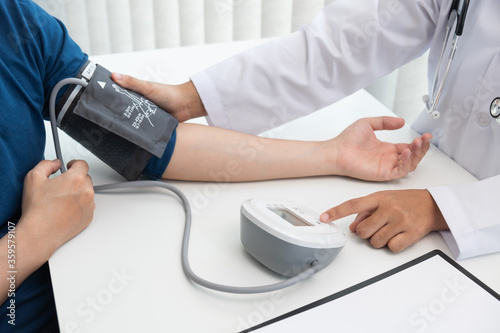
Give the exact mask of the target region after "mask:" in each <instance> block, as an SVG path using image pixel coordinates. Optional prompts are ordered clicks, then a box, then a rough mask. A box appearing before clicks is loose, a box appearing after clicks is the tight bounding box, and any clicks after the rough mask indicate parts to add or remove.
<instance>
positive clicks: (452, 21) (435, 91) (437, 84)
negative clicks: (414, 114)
mask: <svg viewBox="0 0 500 333" xmlns="http://www.w3.org/2000/svg"><path fill="white" fill-rule="evenodd" d="M460 2H461V1H460V0H453V3H452V4H451V9H450V13H449V14H448V23H447V25H446V33H445V37H444V42H443V48H442V49H441V55H440V56H439V62H438V66H437V68H436V72H435V74H434V80H433V82H432V89H431V92H432V94H431V97H429V95H425V96H424V97H423V100H424V102H425V105H426V107H427V113H429V114H430V115H432V117H433V118H434V119H438V118H439V117H440V116H441V113H440V112H439V111H438V110H436V106H437V104H438V102H439V99H440V97H441V93H442V92H443V86H444V83H445V82H446V78H447V77H448V72H449V70H450V66H451V63H452V61H453V57H454V56H455V52H456V50H457V45H458V41H459V40H460V37H461V36H462V32H463V31H464V25H465V18H466V16H467V10H468V9H469V0H463V2H462V8H461V9H460V10H459V6H460ZM453 26H455V33H454V34H453V38H452V39H451V40H452V42H451V50H450V53H449V56H448V63H447V64H446V68H445V70H444V73H443V75H442V76H440V75H439V74H440V73H441V67H442V66H443V58H444V54H445V50H446V49H447V46H448V42H449V41H450V37H451V35H452V30H453ZM440 77H441V80H439V79H440ZM498 104H500V99H499V100H498ZM492 105H493V103H492ZM492 108H493V106H492ZM490 113H491V114H492V116H493V112H490ZM495 113H496V114H497V116H496V117H495V116H493V117H495V118H497V117H499V116H500V105H499V108H496V109H495Z"/></svg>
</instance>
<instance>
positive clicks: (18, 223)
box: [0, 0, 430, 332]
mask: <svg viewBox="0 0 500 333" xmlns="http://www.w3.org/2000/svg"><path fill="white" fill-rule="evenodd" d="M0 54H1V56H0V100H1V101H2V110H1V111H0V112H1V114H2V117H1V120H0V157H1V159H2V160H1V161H2V162H1V163H0V173H1V175H2V177H1V178H0V189H1V190H0V202H1V209H0V237H1V239H0V256H1V260H0V271H1V272H2V273H1V274H0V295H1V296H0V303H3V305H2V306H1V309H0V318H1V319H0V331H1V332H8V331H20V332H57V331H58V323H57V314H56V310H55V304H54V298H53V294H52V286H51V281H50V272H49V269H48V265H47V260H48V259H49V258H50V257H51V256H52V254H53V253H54V252H55V251H56V250H57V249H58V248H59V247H60V246H62V245H63V244H64V243H65V242H67V241H68V240H70V239H71V238H73V237H74V236H76V235H77V234H78V233H80V232H81V231H82V230H84V229H85V228H86V227H87V226H88V225H89V223H90V222H91V220H92V218H93V212H94V207H95V203H94V192H93V184H92V180H91V179H90V177H89V175H88V168H89V166H88V165H87V163H85V162H84V161H71V162H69V163H68V171H67V172H66V173H64V174H62V175H59V176H55V177H54V176H52V175H53V174H54V173H55V172H56V171H57V170H58V169H59V167H60V162H59V161H57V160H56V161H45V160H44V150H45V127H44V119H47V117H48V110H47V101H48V98H49V95H50V92H51V90H52V88H53V87H54V85H55V84H56V83H57V82H59V81H60V80H62V79H64V78H68V77H75V76H76V75H77V73H78V71H79V70H80V68H81V67H82V66H83V65H84V64H85V63H86V61H87V56H86V55H85V54H84V53H83V52H82V51H81V50H80V48H79V47H78V46H77V45H76V44H75V43H74V42H73V41H72V40H71V38H70V37H69V36H68V34H67V31H66V29H65V27H64V26H63V25H62V23H61V22H59V21H57V20H56V19H54V18H53V17H51V16H50V15H48V14H47V13H46V12H44V11H43V10H42V9H40V8H39V7H38V6H37V5H36V4H35V3H34V2H33V1H31V0H16V1H12V0H0ZM63 93H64V92H63V91H62V92H61V96H62V94H63ZM402 125H403V120H402V119H397V118H386V117H383V118H370V119H362V120H359V121H357V122H356V123H354V124H353V125H351V126H350V127H348V128H347V129H346V130H344V132H343V133H342V134H340V135H339V136H338V137H336V138H334V139H331V140H329V141H325V142H295V141H285V140H273V139H264V138H258V137H255V136H251V135H247V134H242V133H236V132H232V131H228V130H222V129H217V128H212V127H207V126H201V125H194V124H183V123H181V124H179V125H178V126H177V129H176V133H172V134H173V135H172V139H171V140H170V141H171V142H170V144H169V146H168V148H167V150H166V151H165V153H164V156H163V157H162V158H157V157H154V158H152V159H151V161H150V162H149V164H148V166H147V168H146V169H147V170H145V173H147V174H148V175H149V176H151V177H158V178H159V177H163V178H169V179H183V180H207V181H250V180H259V179H273V178H284V177H303V176H315V175H328V174H331V175H333V174H336V175H345V176H349V177H356V178H360V179H365V180H372V181H383V180H389V179H396V178H399V177H403V176H405V175H407V174H408V172H410V171H412V170H414V169H415V167H416V166H417V164H418V163H419V162H420V160H421V159H422V157H423V156H424V155H425V153H426V151H427V150H428V148H429V140H430V136H429V135H425V136H422V137H420V138H416V139H415V140H414V141H413V142H412V143H411V144H391V143H385V142H380V141H379V140H377V139H376V137H375V135H374V132H373V131H374V130H392V129H397V128H400V127H401V126H402ZM224 171H227V172H224ZM7 272H15V273H9V274H7Z"/></svg>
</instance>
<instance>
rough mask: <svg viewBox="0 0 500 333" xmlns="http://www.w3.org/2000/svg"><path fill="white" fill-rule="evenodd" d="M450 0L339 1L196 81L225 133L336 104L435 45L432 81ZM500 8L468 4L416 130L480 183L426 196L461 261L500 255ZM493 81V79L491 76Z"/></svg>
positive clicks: (492, 2) (491, 1) (258, 128)
mask: <svg viewBox="0 0 500 333" xmlns="http://www.w3.org/2000/svg"><path fill="white" fill-rule="evenodd" d="M451 2H452V0H411V1H409V0H337V1H335V2H333V3H332V4H331V5H330V6H328V7H326V8H325V9H324V10H323V11H322V12H321V13H320V14H319V15H318V16H317V17H316V18H315V20H314V21H313V22H312V23H311V24H309V25H307V26H305V27H303V28H302V29H301V30H300V31H298V32H296V33H293V34H291V35H288V36H285V37H282V38H278V39H275V40H273V41H271V42H270V43H267V44H265V45H263V46H260V47H257V48H255V49H252V50H250V51H247V52H244V53H242V54H240V55H238V56H235V57H232V58H230V59H228V60H226V61H224V62H222V63H220V64H218V65H215V66H213V67H211V68H209V69H207V70H205V71H203V72H200V73H197V74H196V75H194V76H192V78H191V79H192V81H193V83H194V84H195V86H196V88H197V90H198V92H199V93H200V96H201V98H202V100H203V103H204V105H205V107H206V109H207V111H208V114H209V122H210V123H212V124H214V125H216V126H220V127H225V128H230V129H234V130H238V131H244V132H248V133H260V132H262V131H264V130H267V129H269V128H272V127H275V126H277V125H279V124H281V123H284V122H286V121H290V120H292V119H295V118H297V117H300V116H303V115H305V114H308V113H310V112H313V111H315V110H318V109H320V108H322V107H324V106H326V105H329V104H331V103H333V102H335V101H337V100H339V99H341V98H343V97H345V96H347V95H349V94H351V93H353V92H355V91H357V90H358V89H360V88H362V87H365V86H366V85H368V84H370V83H372V82H374V81H375V80H377V79H378V78H381V77H383V76H384V75H386V74H388V73H390V72H391V71H393V70H395V69H397V68H398V67H400V66H401V65H403V64H405V63H407V62H409V61H411V60H412V59H414V58H417V57H418V56H420V55H421V54H422V53H424V52H425V51H426V50H427V49H429V47H430V50H431V51H430V55H429V73H430V74H429V76H430V77H431V78H432V77H433V74H434V70H435V68H436V66H437V60H438V58H439V53H440V50H441V47H442V43H443V38H444V26H445V24H446V21H447V16H448V13H449V9H450V7H451ZM498 13H500V1H498V0H482V1H471V4H470V7H469V13H468V16H467V21H466V25H465V29H464V33H463V36H462V39H461V41H460V44H459V49H458V51H457V53H456V55H455V59H454V61H453V65H452V67H451V70H450V73H449V77H448V80H447V82H446V86H445V89H444V91H443V94H442V97H441V102H440V104H439V106H438V108H439V111H441V117H440V118H439V119H438V120H435V119H433V118H432V117H431V116H430V115H428V114H427V113H426V112H423V113H422V114H421V115H420V117H419V118H418V119H417V120H416V121H415V123H414V124H413V127H414V128H415V129H416V130H417V131H419V132H421V133H423V132H431V133H432V134H433V135H434V141H433V143H434V144H435V145H436V146H437V147H439V148H440V149H441V150H442V151H443V152H445V153H446V154H447V155H448V156H450V157H451V158H453V159H454V160H455V161H456V162H458V163H459V164H460V165H462V166H463V167H464V168H465V169H467V170H468V171H469V172H470V173H472V174H473V175H474V176H476V177H477V178H478V179H482V181H480V182H477V183H475V184H469V185H460V186H443V187H438V188H431V189H429V190H430V192H431V194H432V196H433V197H434V199H435V201H436V203H437V204H438V206H439V208H440V209H441V212H442V213H443V215H444V217H445V218H446V221H447V222H448V225H449V227H450V230H451V232H443V236H444V237H445V240H446V242H447V243H448V245H449V246H450V248H451V250H452V252H453V253H454V255H455V256H456V257H457V258H459V259H460V258H466V257H471V256H477V255H480V254H486V253H491V252H496V251H500V218H498V216H497V213H496V206H497V205H498V202H499V201H500V200H499V199H498V197H497V196H498V194H500V176H497V175H500V153H499V152H497V151H496V149H499V148H498V146H497V143H500V124H497V123H496V121H495V120H494V119H493V118H492V117H491V116H490V115H489V107H490V103H491V102H492V101H493V99H494V98H495V97H497V96H500V52H499V50H500V34H499V33H498V32H499V31H500V20H498V17H497V16H498ZM494 74H496V76H495V75H494Z"/></svg>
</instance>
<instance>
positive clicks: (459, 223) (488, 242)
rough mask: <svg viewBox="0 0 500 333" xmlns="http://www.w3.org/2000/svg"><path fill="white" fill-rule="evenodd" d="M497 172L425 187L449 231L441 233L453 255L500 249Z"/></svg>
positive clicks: (481, 252) (499, 179) (476, 254)
mask: <svg viewBox="0 0 500 333" xmlns="http://www.w3.org/2000/svg"><path fill="white" fill-rule="evenodd" d="M499 188H500V176H495V177H492V178H487V179H484V180H481V181H479V182H475V183H472V184H461V185H453V186H442V187H436V188H431V189H429V192H430V193H431V194H432V197H433V198H434V200H435V201H436V203H437V205H438V206H439V209H440V210H441V213H442V214H443V216H444V218H445V220H446V221H447V222H448V226H449V228H450V231H443V232H442V235H443V237H444V239H445V241H446V243H447V244H448V246H449V248H450V249H451V251H452V253H453V255H454V256H455V257H456V258H457V259H465V258H470V257H475V256H478V255H482V254H488V253H493V252H499V251H500V223H499V219H498V215H497V214H495V210H496V207H498V197H497V195H498V189H499Z"/></svg>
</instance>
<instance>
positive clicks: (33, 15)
mask: <svg viewBox="0 0 500 333" xmlns="http://www.w3.org/2000/svg"><path fill="white" fill-rule="evenodd" d="M15 2H17V3H18V6H19V9H20V10H21V11H22V13H23V20H25V21H26V22H25V28H24V31H23V33H22V34H20V33H18V34H17V38H18V41H19V42H20V43H21V44H22V43H27V44H28V45H27V46H28V47H25V48H23V52H26V53H27V56H28V57H30V60H32V62H35V63H36V64H37V70H38V71H39V75H40V77H41V78H42V80H43V82H42V86H43V96H44V101H45V103H44V107H43V110H42V114H43V116H44V118H45V119H48V116H49V112H48V100H49V96H50V93H51V91H52V88H53V87H54V86H55V85H56V84H57V82H59V81H61V80H62V79H65V78H69V77H75V76H76V75H77V74H78V71H79V70H80V68H81V67H82V66H83V65H84V64H85V62H86V61H87V59H88V56H87V54H85V53H84V52H83V51H82V50H81V48H80V47H79V46H78V44H76V43H75V42H74V41H73V39H71V37H70V36H69V34H68V31H67V29H66V27H65V26H64V24H63V23H62V22H61V21H59V20H58V19H56V18H54V17H53V16H51V15H50V14H48V13H47V12H46V11H44V10H43V9H41V8H40V7H39V6H38V5H37V4H36V3H35V2H33V1H32V0H17V1H15ZM31 39H32V42H30V40H31ZM66 88H67V87H65V88H64V89H61V91H60V92H59V95H58V97H60V96H62V94H63V93H64V91H65V90H66Z"/></svg>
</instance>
